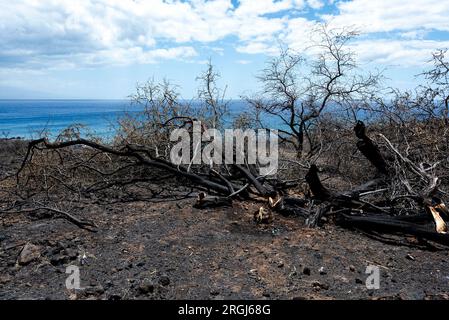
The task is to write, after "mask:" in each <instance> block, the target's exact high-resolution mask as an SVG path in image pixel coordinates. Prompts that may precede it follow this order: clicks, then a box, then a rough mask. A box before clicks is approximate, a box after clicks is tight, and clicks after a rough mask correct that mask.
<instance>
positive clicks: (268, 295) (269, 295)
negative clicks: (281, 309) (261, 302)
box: [262, 291, 271, 298]
mask: <svg viewBox="0 0 449 320" xmlns="http://www.w3.org/2000/svg"><path fill="white" fill-rule="evenodd" d="M262 295H263V296H264V297H265V298H269V297H271V294H270V293H269V292H268V291H264V293H262Z"/></svg>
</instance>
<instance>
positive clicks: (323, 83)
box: [247, 25, 381, 159]
mask: <svg viewBox="0 0 449 320" xmlns="http://www.w3.org/2000/svg"><path fill="white" fill-rule="evenodd" d="M315 31H316V32H315V33H314V35H317V36H318V40H313V41H312V45H311V46H310V47H309V48H308V50H309V51H311V52H312V54H311V57H310V56H309V55H307V54H304V55H303V54H298V53H296V52H294V51H292V50H291V49H289V48H281V53H280V55H279V56H278V57H275V58H273V59H272V60H270V61H269V63H268V65H267V67H266V68H265V69H264V70H263V71H262V73H261V74H260V76H259V77H258V78H259V81H260V82H261V84H262V86H263V90H262V92H261V93H259V94H258V95H256V96H255V97H252V98H247V100H248V101H249V103H250V104H251V105H252V106H253V107H254V108H255V109H256V110H258V111H259V112H261V113H263V114H265V115H268V116H269V117H271V118H274V119H277V120H278V121H279V123H280V125H279V126H278V127H277V129H278V130H279V132H280V138H281V139H282V140H283V141H284V142H287V143H289V144H292V145H293V146H294V148H295V150H296V153H297V157H298V158H299V159H301V158H303V157H304V156H307V157H308V158H310V157H311V156H312V155H314V154H316V153H318V152H319V149H320V148H321V143H320V132H321V131H322V130H324V129H325V128H323V124H322V123H321V117H322V115H323V114H324V113H326V112H332V113H342V112H343V113H348V114H353V113H354V112H355V109H357V106H358V105H360V104H361V101H364V100H366V99H367V98H368V97H369V96H371V95H372V93H373V91H374V90H375V89H376V87H377V85H378V83H379V81H380V78H381V75H380V74H371V73H366V74H363V73H362V72H361V71H360V70H359V69H358V67H357V63H356V60H355V56H354V53H353V52H352V51H351V50H350V49H349V48H348V44H349V43H350V41H351V40H352V39H353V38H354V37H356V36H357V32H355V31H353V30H347V29H329V28H328V27H327V26H325V25H324V26H318V27H317V29H316V30H315ZM306 147H307V150H306Z"/></svg>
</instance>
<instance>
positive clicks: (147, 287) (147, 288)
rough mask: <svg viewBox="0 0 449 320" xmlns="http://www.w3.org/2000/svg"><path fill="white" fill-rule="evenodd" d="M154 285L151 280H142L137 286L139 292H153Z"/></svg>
mask: <svg viewBox="0 0 449 320" xmlns="http://www.w3.org/2000/svg"><path fill="white" fill-rule="evenodd" d="M153 291H154V285H153V284H152V283H151V282H147V281H146V282H144V283H142V284H141V285H140V286H139V292H140V293H141V294H148V293H153Z"/></svg>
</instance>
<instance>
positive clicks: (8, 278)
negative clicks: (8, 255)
mask: <svg viewBox="0 0 449 320" xmlns="http://www.w3.org/2000/svg"><path fill="white" fill-rule="evenodd" d="M11 280H12V277H11V276H10V275H9V274H2V275H0V284H5V283H8V282H10V281H11Z"/></svg>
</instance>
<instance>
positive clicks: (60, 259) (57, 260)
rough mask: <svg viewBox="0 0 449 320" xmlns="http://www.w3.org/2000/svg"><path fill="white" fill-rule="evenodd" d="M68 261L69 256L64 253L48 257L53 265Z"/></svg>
mask: <svg viewBox="0 0 449 320" xmlns="http://www.w3.org/2000/svg"><path fill="white" fill-rule="evenodd" d="M69 261H70V257H68V256H65V255H57V256H55V257H52V258H51V259H50V263H51V264H52V265H54V266H60V265H63V264H66V263H68V262H69Z"/></svg>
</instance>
